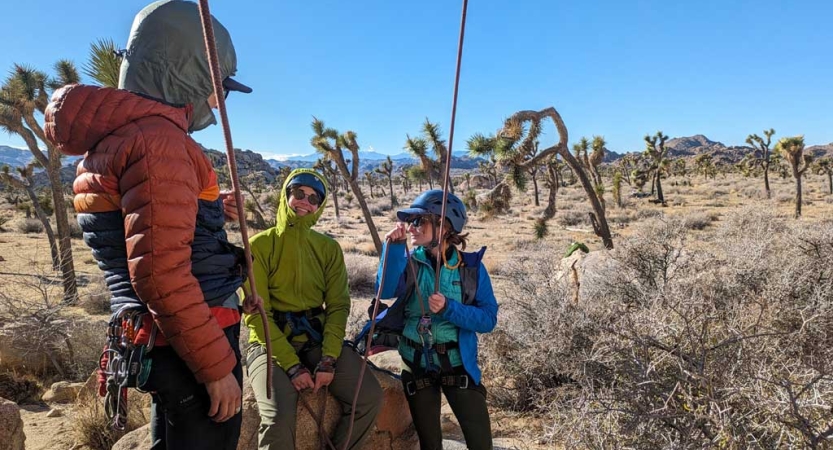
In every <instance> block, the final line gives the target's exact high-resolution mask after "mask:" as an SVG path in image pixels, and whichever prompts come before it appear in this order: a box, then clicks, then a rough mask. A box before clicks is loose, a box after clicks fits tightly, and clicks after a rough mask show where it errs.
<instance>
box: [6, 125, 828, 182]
mask: <svg viewBox="0 0 833 450" xmlns="http://www.w3.org/2000/svg"><path fill="white" fill-rule="evenodd" d="M666 146H667V147H668V148H669V156H671V157H684V158H690V157H695V156H697V155H700V154H703V153H708V154H711V155H712V157H713V158H714V160H715V161H717V162H722V163H726V164H734V163H737V162H738V161H740V160H741V159H743V157H744V156H745V155H747V154H748V153H749V152H751V151H752V148H751V147H748V146H726V145H724V144H723V143H721V142H716V141H712V140H710V139H709V138H707V137H706V136H703V135H702V134H697V135H694V136H687V137H678V138H673V139H669V140H668V141H667V142H666ZM773 147H774V143H773ZM203 150H204V151H205V152H206V154H207V155H208V156H209V158H211V160H212V163H213V164H214V167H215V168H217V169H222V170H219V171H218V172H222V173H223V174H225V173H226V169H225V160H226V155H225V152H221V151H218V150H213V149H207V148H205V147H203ZM805 151H806V152H807V153H809V154H811V155H813V157H814V158H820V157H823V156H830V157H833V142H832V143H830V144H825V145H811V146H808V147H807V148H806V150H805ZM236 152H237V153H236V154H237V158H238V168H239V169H240V172H241V174H248V173H250V172H260V173H261V174H262V176H263V177H264V178H265V179H266V180H267V182H271V181H272V180H274V178H275V177H277V175H278V171H279V170H280V169H281V168H282V167H290V168H293V169H295V168H298V167H311V166H312V165H313V164H314V163H315V161H317V160H318V159H320V158H321V155H320V154H319V153H314V152H313V153H310V154H307V155H301V156H290V157H287V159H280V160H279V159H264V158H263V156H262V155H261V154H259V153H257V152H254V151H252V150H240V149H237V150H236ZM631 153H636V152H631ZM344 156H345V159H349V158H350V154H349V152H345V154H344ZM622 156H623V155H622V154H620V153H617V152H614V151H610V150H608V151H607V153H606V154H605V162H607V163H611V162H614V161H616V160H617V159H619V158H621V157H622ZM387 157H388V155H385V154H382V153H378V152H374V151H361V152H359V161H360V171H361V172H365V171H371V170H374V169H376V168H377V167H379V164H381V163H382V161H384V160H385V159H386V158H387ZM390 158H391V160H393V162H394V170H396V171H398V170H399V169H401V168H402V167H404V166H408V165H411V164H419V160H418V159H417V158H415V157H413V156H411V155H410V154H408V153H397V154H395V155H390ZM32 159H34V158H33V156H32V154H31V153H30V152H29V151H28V150H26V149H20V148H15V147H10V146H7V145H0V167H2V166H3V165H9V166H12V167H21V166H24V165H26V164H28V163H29V162H30V161H32ZM78 159H80V158H79V157H65V158H64V161H65V163H64V164H65V166H67V167H65V169H64V171H65V172H66V173H65V174H62V177H63V178H65V179H68V180H70V181H71V180H72V179H73V178H74V176H75V168H74V165H75V163H76V162H77V161H78ZM479 161H480V160H479V159H477V158H472V157H471V156H469V155H468V153H467V152H465V151H456V152H454V156H453V157H452V160H451V163H452V164H451V167H452V168H453V169H458V170H470V169H474V168H476V167H477V165H478V162H479ZM38 178H40V177H37V176H36V181H40V180H38ZM44 178H45V177H44ZM44 182H45V180H44Z"/></svg>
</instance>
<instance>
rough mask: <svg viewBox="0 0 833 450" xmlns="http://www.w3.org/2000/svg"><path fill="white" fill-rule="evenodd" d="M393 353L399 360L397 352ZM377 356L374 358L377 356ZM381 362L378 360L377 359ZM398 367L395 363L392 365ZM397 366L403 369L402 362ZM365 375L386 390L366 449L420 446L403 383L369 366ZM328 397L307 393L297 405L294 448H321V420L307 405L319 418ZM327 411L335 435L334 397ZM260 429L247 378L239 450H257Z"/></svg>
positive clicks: (326, 421) (327, 421) (326, 425)
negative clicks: (321, 408) (319, 428)
mask: <svg viewBox="0 0 833 450" xmlns="http://www.w3.org/2000/svg"><path fill="white" fill-rule="evenodd" d="M385 353H393V354H395V355H396V356H397V357H398V354H397V353H396V352H385ZM374 357H375V355H374ZM377 359H378V358H377ZM392 364H395V363H392ZM395 366H396V367H400V366H401V360H400V362H399V363H398V364H395ZM365 376H375V377H376V379H377V380H378V381H379V384H380V385H381V387H382V391H383V403H382V409H381V410H380V412H379V415H378V417H377V419H376V427H375V429H374V431H373V432H372V433H371V435H370V437H369V438H368V440H367V441H366V442H365V445H364V448H366V449H377V448H385V449H387V448H390V449H393V450H411V449H413V448H415V447H414V446H415V445H417V442H418V441H417V437H416V432H415V431H414V429H413V423H412V419H411V414H410V411H409V410H408V401H407V400H406V399H405V393H404V391H403V390H402V383H401V382H400V381H399V380H397V379H396V378H393V377H392V376H390V375H389V374H386V373H384V372H380V371H377V370H375V369H373V368H370V367H368V370H367V372H366V375H365ZM324 395H325V394H323V393H321V392H319V393H318V394H317V395H316V394H312V392H311V391H307V392H304V393H302V394H301V397H300V399H299V401H298V406H297V412H296V417H297V424H296V431H295V434H296V435H295V448H296V449H299V450H305V449H309V450H317V449H319V448H320V442H319V433H318V421H317V420H314V419H313V417H312V416H311V415H310V413H309V412H308V411H307V408H306V407H305V406H304V403H306V405H307V406H308V407H309V408H310V409H312V410H313V412H314V413H315V415H316V416H318V414H319V411H320V407H321V402H322V401H324V397H323V396H324ZM326 402H327V404H326V409H325V414H324V418H323V421H322V422H323V427H324V431H325V432H326V433H327V434H328V435H332V433H333V431H334V430H335V427H336V424H337V423H338V420H339V417H340V416H341V406H340V405H339V403H338V401H337V400H336V399H335V398H334V397H332V396H331V395H327V398H326ZM259 426H260V415H259V413H258V410H257V400H255V397H254V391H253V390H252V387H251V384H250V383H249V381H248V379H244V380H243V426H242V429H241V432H240V442H239V444H238V445H237V449H238V450H255V449H257V431H258V427H259Z"/></svg>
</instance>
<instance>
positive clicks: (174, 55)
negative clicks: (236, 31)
mask: <svg viewBox="0 0 833 450" xmlns="http://www.w3.org/2000/svg"><path fill="white" fill-rule="evenodd" d="M212 21H213V23H214V37H215V41H216V42H217V55H218V59H219V62H220V74H221V76H222V78H223V79H224V80H225V81H224V83H223V85H224V88H225V89H227V90H237V91H242V92H251V89H250V88H249V87H247V86H245V85H242V84H240V83H239V82H236V81H234V80H232V79H229V77H230V76H232V75H234V73H235V72H236V71H237V55H236V53H235V52H234V45H233V44H232V42H231V36H229V33H228V30H226V28H225V27H224V26H223V25H222V24H221V23H220V22H218V21H217V19H215V18H214V17H212ZM119 88H120V89H126V90H128V91H132V92H137V93H140V94H144V95H147V96H150V97H153V98H156V99H160V100H163V101H165V102H167V103H170V104H173V105H187V104H190V105H192V106H193V114H192V117H191V123H190V124H189V127H188V131H192V132H193V131H198V130H202V129H203V128H205V127H207V126H209V125H213V124H215V123H217V120H216V119H215V117H214V113H213V112H212V111H211V107H210V106H209V105H208V97H209V96H211V94H212V93H213V92H214V88H213V86H212V84H211V69H210V68H209V64H208V58H207V56H206V53H205V42H204V39H203V31H202V21H201V19H200V12H199V8H198V7H197V4H196V3H192V2H188V1H181V0H162V1H157V2H154V3H151V4H150V5H148V6H146V7H145V8H144V9H143V10H141V11H140V12H139V13H138V14H137V15H136V18H135V19H134V20H133V26H132V27H131V29H130V37H129V38H128V41H127V51H126V53H125V57H124V60H123V61H122V64H121V72H120V74H119ZM218 95H223V93H222V92H220V93H218Z"/></svg>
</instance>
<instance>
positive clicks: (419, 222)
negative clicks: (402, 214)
mask: <svg viewBox="0 0 833 450" xmlns="http://www.w3.org/2000/svg"><path fill="white" fill-rule="evenodd" d="M428 222H430V220H429V219H428V217H426V216H416V217H413V218H411V219H410V220H408V221H406V222H405V223H406V224H408V225H411V226H413V227H414V228H419V227H421V226H423V225H425V224H426V223H428Z"/></svg>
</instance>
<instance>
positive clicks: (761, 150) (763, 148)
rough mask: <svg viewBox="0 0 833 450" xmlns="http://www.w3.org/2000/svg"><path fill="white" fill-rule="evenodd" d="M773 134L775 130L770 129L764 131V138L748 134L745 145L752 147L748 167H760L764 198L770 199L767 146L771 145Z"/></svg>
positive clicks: (769, 161) (768, 153) (768, 152)
mask: <svg viewBox="0 0 833 450" xmlns="http://www.w3.org/2000/svg"><path fill="white" fill-rule="evenodd" d="M774 134H775V130H774V129H772V128H770V129H768V130H764V136H765V137H766V140H764V138H762V137H760V136H758V135H757V134H750V135H749V136H747V137H746V143H747V144H749V145H750V146H752V153H750V154H749V155H748V156H749V159H748V165H749V167H760V168H761V169H762V170H763V172H764V191H765V192H766V198H768V199H769V198H772V192H771V191H770V189H769V165H770V163H771V162H772V161H771V160H770V150H769V146H770V144H771V143H772V135H774Z"/></svg>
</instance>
